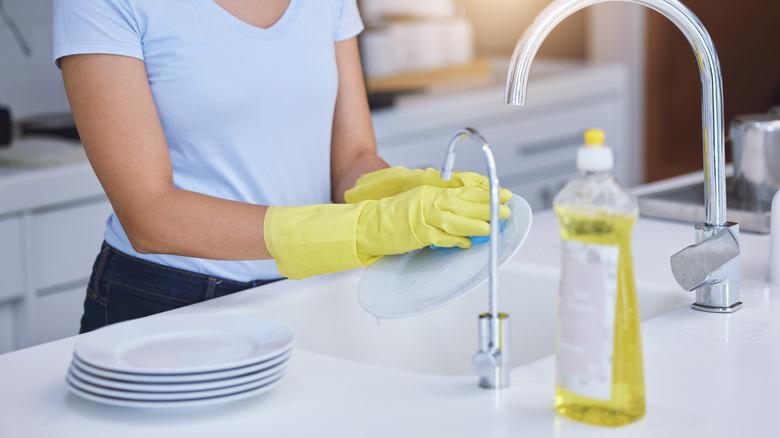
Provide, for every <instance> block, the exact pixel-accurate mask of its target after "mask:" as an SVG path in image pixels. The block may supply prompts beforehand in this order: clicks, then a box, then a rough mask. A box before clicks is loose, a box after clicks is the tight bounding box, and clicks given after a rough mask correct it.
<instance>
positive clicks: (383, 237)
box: [264, 186, 509, 279]
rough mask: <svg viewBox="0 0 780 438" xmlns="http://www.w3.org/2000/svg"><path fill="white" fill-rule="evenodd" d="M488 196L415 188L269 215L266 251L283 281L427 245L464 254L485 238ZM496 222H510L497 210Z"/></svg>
mask: <svg viewBox="0 0 780 438" xmlns="http://www.w3.org/2000/svg"><path fill="white" fill-rule="evenodd" d="M489 198H490V196H489V193H488V191H487V190H485V189H483V188H479V187H465V188H456V189H443V188H438V187H431V186H421V187H416V188H414V189H412V190H408V191H406V192H404V193H401V194H399V195H396V196H391V197H388V198H384V199H381V200H379V201H376V200H368V201H364V202H361V203H359V204H325V205H309V206H302V207H269V208H268V210H267V212H266V216H265V224H264V232H265V242H266V246H267V248H268V251H269V252H270V253H271V255H272V256H273V257H274V260H276V265H277V267H278V269H279V272H281V273H282V275H284V276H286V277H288V278H293V279H300V278H305V277H309V276H312V275H317V274H324V273H329V272H337V271H343V270H346V269H352V268H357V267H362V266H368V265H370V264H371V263H374V262H376V261H377V260H379V259H380V258H381V257H382V256H385V255H391V254H402V253H406V252H409V251H413V250H416V249H420V248H423V247H426V246H430V245H436V246H440V247H452V246H459V247H461V248H468V247H470V246H471V241H470V240H469V239H468V236H485V235H487V234H489V232H490V225H489V224H488V222H487V221H488V219H489V217H490V205H489V204H490V199H489ZM500 216H501V217H502V218H507V217H509V208H508V207H506V206H505V205H502V206H501V210H500Z"/></svg>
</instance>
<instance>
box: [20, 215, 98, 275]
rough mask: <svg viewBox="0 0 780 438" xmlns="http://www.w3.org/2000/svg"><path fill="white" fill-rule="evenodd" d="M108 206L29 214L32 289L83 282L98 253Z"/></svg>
mask: <svg viewBox="0 0 780 438" xmlns="http://www.w3.org/2000/svg"><path fill="white" fill-rule="evenodd" d="M110 213H111V207H110V205H109V204H108V203H107V202H105V201H103V200H101V201H100V202H90V203H86V204H83V205H79V204H76V205H72V206H65V207H62V208H56V209H52V210H47V211H43V212H36V213H34V214H33V215H32V221H31V222H32V233H31V235H30V236H31V238H32V249H33V264H34V266H35V280H36V281H35V286H36V288H37V289H39V290H40V289H48V288H52V287H57V286H58V285H62V284H70V283H73V282H78V281H83V280H84V279H85V278H87V277H88V276H89V273H90V270H91V268H92V263H93V262H94V260H95V256H96V255H97V253H98V252H99V251H100V243H101V242H102V241H103V230H104V228H105V223H106V218H108V215H109V214H110Z"/></svg>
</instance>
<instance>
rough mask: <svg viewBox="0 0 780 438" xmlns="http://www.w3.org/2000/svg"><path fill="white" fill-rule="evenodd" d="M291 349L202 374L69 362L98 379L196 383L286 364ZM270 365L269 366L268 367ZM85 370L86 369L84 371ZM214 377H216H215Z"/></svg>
mask: <svg viewBox="0 0 780 438" xmlns="http://www.w3.org/2000/svg"><path fill="white" fill-rule="evenodd" d="M292 352H293V349H292V348H290V349H289V350H286V351H284V352H282V353H281V354H279V355H278V356H275V357H273V358H271V359H267V360H264V361H260V362H258V363H255V364H251V365H245V366H243V367H236V368H229V369H225V370H218V371H210V372H204V373H183V374H142V373H126V372H122V371H114V370H108V369H104V368H100V367H96V366H94V365H92V364H90V363H87V362H84V360H83V359H81V358H80V357H78V355H77V354H75V352H74V354H73V358H72V359H71V362H75V363H77V364H78V365H79V366H80V367H81V368H82V369H84V371H87V372H90V373H92V374H94V375H96V376H98V377H102V378H106V379H113V380H118V381H122V382H127V383H158V384H165V383H168V384H172V383H197V382H207V381H212V380H221V379H228V378H231V377H235V376H237V375H241V374H248V373H250V372H253V371H260V370H263V369H265V368H268V367H273V366H276V365H278V364H280V363H286V362H287V361H288V360H290V358H291V357H292ZM269 363H270V365H269ZM85 368H86V369H85ZM215 376H216V377H215Z"/></svg>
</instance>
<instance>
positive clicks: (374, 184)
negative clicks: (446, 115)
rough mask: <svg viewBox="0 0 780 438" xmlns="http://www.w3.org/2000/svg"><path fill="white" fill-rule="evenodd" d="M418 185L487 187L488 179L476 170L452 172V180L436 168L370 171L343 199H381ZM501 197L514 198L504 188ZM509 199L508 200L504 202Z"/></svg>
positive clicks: (400, 168) (393, 168) (399, 168)
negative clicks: (445, 177)
mask: <svg viewBox="0 0 780 438" xmlns="http://www.w3.org/2000/svg"><path fill="white" fill-rule="evenodd" d="M418 186H434V187H442V188H457V187H471V186H477V187H483V188H485V189H488V188H489V187H490V183H489V181H488V178H487V177H486V176H484V175H480V174H478V173H474V172H453V173H452V178H451V179H450V180H449V181H444V180H443V179H442V178H441V172H439V171H438V170H436V169H433V168H430V167H429V168H427V169H424V170H423V169H407V168H405V167H403V166H396V167H388V168H387V169H381V170H377V171H375V172H369V173H366V174H365V175H363V176H361V177H360V178H358V180H357V183H355V187H353V188H351V189H349V190H347V192H346V193H344V199H345V200H346V201H347V202H348V203H350V204H355V203H358V202H360V201H366V200H369V199H382V198H386V197H388V196H393V195H397V194H399V193H403V192H405V191H407V190H409V189H412V188H414V187H418ZM501 191H502V192H503V193H502V194H501V197H502V198H506V199H507V200H509V198H511V197H512V193H511V192H509V191H508V190H505V189H502V190H501ZM504 202H506V201H504Z"/></svg>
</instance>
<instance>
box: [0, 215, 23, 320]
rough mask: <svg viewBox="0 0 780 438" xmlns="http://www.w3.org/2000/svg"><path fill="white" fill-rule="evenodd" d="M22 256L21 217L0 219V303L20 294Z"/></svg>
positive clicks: (21, 289) (21, 290) (21, 291)
mask: <svg viewBox="0 0 780 438" xmlns="http://www.w3.org/2000/svg"><path fill="white" fill-rule="evenodd" d="M23 258H24V252H23V242H22V220H21V218H19V217H18V216H16V217H10V218H6V219H2V220H0V303H3V302H7V301H8V300H11V299H13V298H17V297H19V296H21V295H22V293H23V291H24V271H23V266H24V265H23V263H22V260H23ZM0 318H2V316H0Z"/></svg>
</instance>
